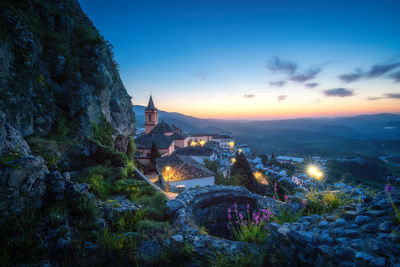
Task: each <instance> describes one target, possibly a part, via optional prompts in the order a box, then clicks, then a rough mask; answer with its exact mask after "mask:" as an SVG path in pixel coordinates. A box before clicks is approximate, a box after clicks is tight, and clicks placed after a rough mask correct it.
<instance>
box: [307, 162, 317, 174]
mask: <svg viewBox="0 0 400 267" xmlns="http://www.w3.org/2000/svg"><path fill="white" fill-rule="evenodd" d="M317 171H318V169H317V167H315V166H314V165H310V166H309V167H308V168H307V173H308V175H310V176H311V177H314V175H315V173H317Z"/></svg>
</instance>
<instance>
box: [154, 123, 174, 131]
mask: <svg viewBox="0 0 400 267" xmlns="http://www.w3.org/2000/svg"><path fill="white" fill-rule="evenodd" d="M173 132H174V130H173V129H172V127H171V126H169V124H168V123H165V122H164V120H163V121H161V122H160V123H158V124H157V125H156V126H155V127H154V128H153V130H151V133H173Z"/></svg>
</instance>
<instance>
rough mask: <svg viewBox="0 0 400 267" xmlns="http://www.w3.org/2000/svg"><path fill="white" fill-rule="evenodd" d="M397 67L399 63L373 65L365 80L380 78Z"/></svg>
mask: <svg viewBox="0 0 400 267" xmlns="http://www.w3.org/2000/svg"><path fill="white" fill-rule="evenodd" d="M398 66H400V62H395V63H389V64H382V65H375V66H373V67H372V68H371V69H370V70H369V71H368V72H367V73H366V77H367V78H375V77H379V76H382V75H383V74H385V73H387V72H389V71H391V70H393V69H395V68H397V67H398Z"/></svg>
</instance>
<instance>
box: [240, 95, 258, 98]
mask: <svg viewBox="0 0 400 267" xmlns="http://www.w3.org/2000/svg"><path fill="white" fill-rule="evenodd" d="M243 97H244V98H253V97H255V95H253V94H248V95H246V94H245V95H243Z"/></svg>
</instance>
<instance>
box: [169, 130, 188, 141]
mask: <svg viewBox="0 0 400 267" xmlns="http://www.w3.org/2000/svg"><path fill="white" fill-rule="evenodd" d="M187 137H188V136H187V134H184V133H178V132H174V133H173V134H172V135H171V136H170V138H172V139H174V140H183V139H186V138H187Z"/></svg>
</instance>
